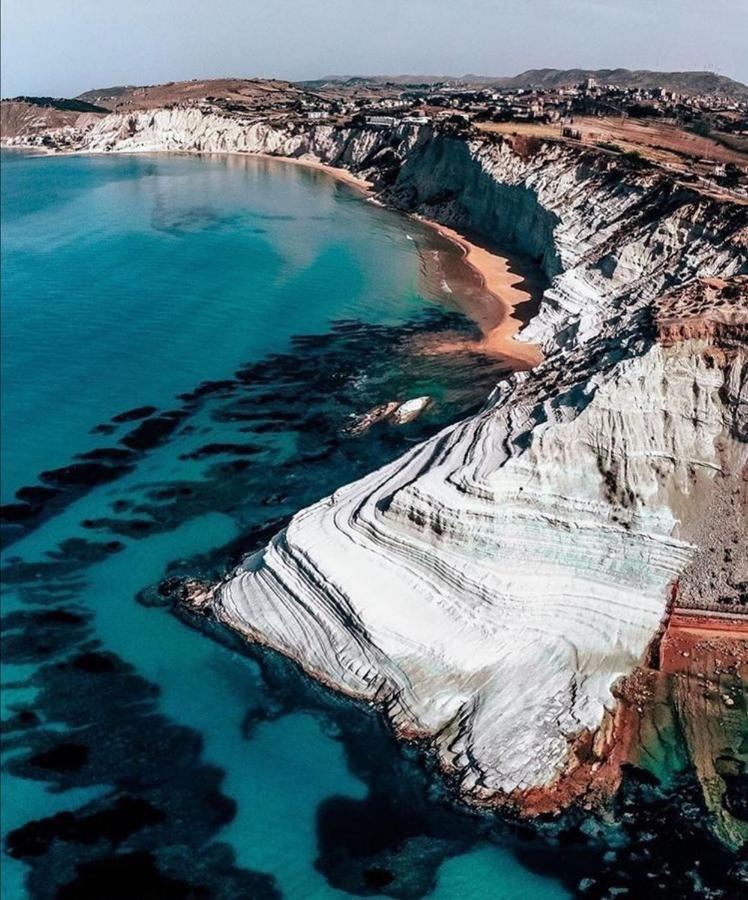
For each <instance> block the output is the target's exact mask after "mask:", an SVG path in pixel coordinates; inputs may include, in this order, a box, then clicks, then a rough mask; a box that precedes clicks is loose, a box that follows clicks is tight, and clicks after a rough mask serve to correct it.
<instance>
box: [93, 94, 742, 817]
mask: <svg viewBox="0 0 748 900" xmlns="http://www.w3.org/2000/svg"><path fill="white" fill-rule="evenodd" d="M75 146H77V147H78V148H80V149H86V150H92V151H97V150H164V149H167V150H168V149H179V150H198V151H205V152H213V151H227V150H231V151H246V152H262V153H271V154H278V155H284V156H295V157H304V156H306V157H308V158H313V159H315V160H318V161H322V162H325V163H328V164H333V165H337V166H344V167H346V168H349V169H351V170H353V171H355V172H357V173H359V174H362V175H364V176H365V177H366V178H368V179H369V180H370V181H372V182H373V183H374V185H375V189H376V190H377V191H378V192H379V196H380V197H381V198H382V199H383V200H384V201H386V202H388V203H390V204H392V205H394V206H397V207H399V208H401V209H405V210H407V211H410V212H418V213H420V214H422V215H425V216H427V217H429V218H432V219H436V220H438V221H440V222H442V223H444V224H446V225H450V226H452V227H456V228H461V229H468V230H470V231H473V232H476V233H479V234H481V235H483V236H484V237H486V238H488V239H491V240H493V241H496V242H499V243H504V244H511V245H513V246H515V247H517V248H519V249H520V250H522V251H523V252H525V253H527V254H529V255H531V256H532V257H534V258H535V259H536V260H537V261H538V263H539V265H541V266H542V267H543V269H544V271H545V272H546V274H547V275H548V277H549V278H550V279H551V283H550V287H549V288H548V290H547V291H546V292H545V295H544V297H543V300H542V304H541V308H540V311H539V314H538V315H537V316H536V317H535V319H534V320H533V321H532V322H531V323H530V324H529V326H528V327H527V328H525V330H524V332H523V334H522V338H523V339H526V340H530V341H533V342H535V343H537V344H538V345H539V346H540V347H541V349H542V351H543V354H544V362H543V363H542V364H541V365H540V366H539V367H538V368H536V369H535V370H533V371H532V372H525V373H518V374H515V375H512V376H510V377H507V378H506V379H505V380H503V381H502V382H500V383H499V384H498V385H497V387H496V389H495V390H494V391H493V393H492V395H491V396H490V398H488V401H487V403H486V405H485V407H484V409H483V410H482V412H481V413H480V414H478V415H476V416H474V417H472V418H470V419H468V420H465V421H462V422H458V423H456V424H455V425H453V426H452V427H450V428H448V429H446V430H444V431H442V432H441V433H439V434H437V435H436V436H434V437H433V438H432V439H430V440H429V441H427V442H426V443H424V444H422V445H420V446H418V447H416V448H414V449H413V450H412V451H411V452H410V453H408V454H407V455H406V456H404V457H403V458H401V459H399V460H397V461H395V462H393V463H391V464H389V465H387V466H385V467H384V468H382V469H380V470H379V471H376V472H374V473H372V474H371V475H369V476H367V477H366V478H363V479H361V480H360V481H358V482H356V483H354V484H351V485H348V486H345V487H341V488H340V489H339V490H338V491H336V492H335V493H334V494H333V495H331V496H329V497H326V498H323V499H322V500H320V501H319V502H318V503H317V504H315V505H314V506H312V507H310V508H309V509H306V510H303V511H301V512H300V513H298V514H297V515H296V516H295V517H294V519H293V520H292V522H291V523H290V525H289V526H288V527H287V528H286V529H285V530H284V531H283V532H281V533H280V534H279V535H277V536H276V537H275V538H274V539H273V540H272V541H271V543H270V544H269V545H268V546H267V547H266V548H265V549H264V550H262V551H261V552H259V553H256V554H254V555H252V556H250V557H249V558H247V559H245V560H244V562H243V563H242V564H241V565H240V566H239V567H238V568H237V569H236V571H235V572H233V573H232V574H231V575H230V576H229V577H228V578H227V579H226V580H225V581H224V582H222V583H221V584H219V585H216V586H213V587H211V588H210V589H208V590H204V589H200V591H199V592H197V593H196V594H194V596H192V599H191V600H190V599H189V597H188V599H187V600H186V602H187V604H188V605H190V604H191V605H192V607H193V608H194V609H196V610H199V611H200V613H201V614H204V615H209V616H212V617H214V618H215V619H217V620H218V621H219V622H221V623H223V624H224V625H225V626H227V627H228V628H231V629H233V630H234V631H236V632H238V633H240V634H242V635H244V636H245V637H246V638H247V639H248V640H251V641H258V642H262V643H263V644H266V645H268V646H270V647H273V648H275V649H276V650H278V651H280V652H281V653H284V654H286V655H287V656H289V657H291V658H293V659H295V660H296V661H297V662H298V663H299V664H300V665H301V666H302V667H303V668H304V669H305V670H306V671H307V672H308V673H309V674H310V675H312V676H313V677H315V678H317V679H319V680H320V681H322V682H324V683H325V684H327V685H329V686H331V687H332V688H334V689H335V690H338V691H341V692H343V693H345V694H348V695H350V696H352V697H356V698H359V699H361V700H366V701H370V702H373V703H376V704H377V705H378V706H379V707H380V708H381V709H382V712H383V714H384V715H385V716H386V717H387V718H388V719H389V721H390V722H391V723H392V726H393V728H394V729H395V730H396V732H397V733H398V734H400V735H402V736H403V737H407V738H419V739H421V740H423V741H425V742H427V743H428V745H429V746H430V747H431V748H432V751H433V753H434V754H435V756H436V757H437V759H438V761H439V763H440V765H441V767H442V768H443V770H444V771H445V772H447V773H449V774H450V775H451V776H452V777H453V778H454V782H455V784H456V785H457V786H458V788H459V791H460V792H461V794H462V795H463V796H464V797H466V798H468V799H471V800H473V801H474V802H477V803H483V804H495V803H507V802H509V803H513V804H515V805H517V806H518V807H519V808H524V809H526V810H530V811H540V810H544V809H549V808H556V807H558V806H559V805H561V804H563V803H566V802H568V801H569V800H570V799H572V798H573V797H574V796H575V795H578V794H580V793H582V794H589V793H594V792H595V790H597V788H598V786H599V785H600V784H603V785H604V786H605V788H606V789H607V788H611V787H614V785H615V783H616V779H617V777H618V775H617V773H618V766H619V765H620V763H621V762H622V761H624V759H625V758H626V755H627V746H628V742H630V739H631V730H632V723H631V717H630V715H629V713H630V711H631V708H632V705H631V703H630V702H626V701H624V699H623V698H625V697H626V696H629V697H631V696H636V691H637V688H636V685H637V683H638V681H637V679H641V677H642V675H641V673H642V672H643V671H644V669H643V666H645V664H646V663H647V661H648V659H649V656H648V652H649V651H651V648H652V645H653V643H654V642H656V641H657V640H658V638H659V637H660V636H661V634H662V630H663V628H664V626H665V623H666V622H667V620H668V616H669V614H670V606H671V605H672V603H673V602H674V597H678V596H679V595H680V598H681V601H682V602H686V600H687V599H688V598H689V597H690V601H689V602H690V604H691V607H692V608H696V609H698V607H699V603H700V602H701V599H702V598H704V597H706V595H707V594H708V598H711V599H710V602H711V600H714V602H718V601H719V598H720V597H722V596H725V597H728V596H729V604H730V605H731V608H732V610H733V614H734V615H737V616H741V615H742V614H743V612H744V592H743V593H741V592H742V591H743V588H741V584H744V583H745V582H744V580H742V576H741V575H740V572H739V571H738V569H739V566H740V565H742V563H741V560H742V558H743V557H742V556H741V553H740V552H738V551H735V549H734V548H733V552H731V553H730V554H726V553H725V552H724V551H725V550H726V549H730V548H728V546H727V544H728V542H729V543H732V542H733V535H734V533H735V531H736V530H737V533H738V535H739V538H740V536H741V531H742V537H743V538H744V537H745V529H744V525H745V510H746V500H745V482H746V477H747V475H746V473H747V471H748V434H747V433H746V404H747V403H748V387H747V385H748V366H747V363H746V344H745V317H744V313H745V309H746V305H748V298H747V297H746V288H745V280H744V279H743V278H742V277H741V276H743V275H745V274H746V273H747V272H748V261H747V258H746V244H747V241H748V238H747V236H748V214H747V208H746V207H745V206H742V205H739V204H738V203H737V202H735V203H733V202H730V201H720V200H718V199H715V198H713V197H708V196H705V195H703V194H701V193H699V192H697V191H696V190H691V189H689V188H685V187H683V186H682V185H678V184H676V183H674V182H673V181H671V180H670V179H669V178H668V176H667V175H665V174H663V173H662V172H657V171H654V170H643V171H642V170H640V169H639V168H638V167H631V166H630V165H629V164H627V163H626V162H625V161H624V160H615V159H611V158H609V157H604V156H602V155H597V154H594V153H589V152H588V153H580V152H579V151H576V150H573V149H571V148H569V147H563V146H561V145H554V144H550V143H549V144H543V145H540V146H538V147H537V148H534V149H532V151H531V152H530V151H528V149H527V148H526V147H524V148H521V147H515V146H513V145H512V142H511V141H507V140H489V139H488V138H487V137H480V138H477V137H473V138H470V137H461V136H458V135H450V134H448V133H442V132H433V131H431V129H428V128H418V127H410V126H406V127H404V128H402V129H398V130H396V131H394V132H388V131H383V130H377V129H345V128H333V127H328V126H324V127H316V128H296V127H293V128H291V127H289V128H283V127H281V126H274V125H270V124H268V123H266V122H243V121H241V120H238V119H226V118H224V117H221V116H217V115H214V114H206V113H204V112H201V111H199V110H196V109H187V110H185V109H173V110H157V111H147V112H142V113H134V114H128V115H121V114H114V115H110V116H107V117H105V118H103V119H101V120H100V121H99V122H97V123H96V124H95V125H94V126H92V127H91V128H89V129H87V130H86V131H85V132H84V133H81V134H80V135H79V136H78V137H77V138H76V142H75ZM721 509H724V510H725V511H726V515H725V516H724V517H721V516H718V513H717V512H716V511H718V510H721ZM710 510H711V511H712V512H711V513H710V512H709V511H710ZM717 518H718V519H719V520H718V521H717V520H716V519H717ZM712 519H715V521H712ZM716 534H718V535H720V536H719V537H718V538H715V535H716ZM715 548H717V549H715ZM720 553H721V556H720V557H719V563H718V567H717V568H715V566H717V562H716V561H717V557H718V554H720ZM713 576H714V577H713ZM715 578H716V580H715ZM725 585H727V586H728V587H729V592H728V593H724V594H723V593H720V592H721V591H722V588H723V587H724V586H725ZM725 590H727V588H725ZM741 597H742V598H743V599H741ZM708 598H707V599H708ZM679 602H680V601H679ZM650 662H651V661H650ZM645 680H646V679H645ZM619 700H620V702H619ZM731 833H732V832H731Z"/></svg>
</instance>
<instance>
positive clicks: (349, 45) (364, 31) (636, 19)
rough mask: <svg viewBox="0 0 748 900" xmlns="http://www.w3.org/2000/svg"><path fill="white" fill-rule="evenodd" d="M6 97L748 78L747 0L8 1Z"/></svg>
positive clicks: (0, 30)
mask: <svg viewBox="0 0 748 900" xmlns="http://www.w3.org/2000/svg"><path fill="white" fill-rule="evenodd" d="M0 12H1V13H2V19H1V26H0V38H1V43H2V47H1V50H2V57H1V58H0V76H1V84H0V93H2V96H4V97H12V96H16V95H19V94H31V95H52V96H74V95H76V94H78V93H81V92H82V91H85V90H88V89H91V88H94V87H107V86H111V85H118V84H153V83H157V82H163V81H177V80H181V79H188V78H209V77H218V76H237V77H239V76H261V77H269V76H274V77H279V78H287V79H290V80H299V79H305V78H317V77H321V76H323V75H330V74H346V75H354V74H355V75H379V74H385V73H386V74H427V75H442V74H449V75H462V74H465V73H471V74H480V75H497V76H498V75H515V74H517V73H519V72H521V71H523V70H525V69H531V68H540V67H546V66H548V67H555V68H573V67H580V68H615V67H618V66H622V67H626V68H632V69H633V68H647V69H661V70H683V69H709V70H712V71H716V72H719V73H720V74H723V75H729V76H730V77H732V78H737V79H738V80H740V81H745V82H748V51H746V46H748V0H450V2H446V0H262V2H258V0H0Z"/></svg>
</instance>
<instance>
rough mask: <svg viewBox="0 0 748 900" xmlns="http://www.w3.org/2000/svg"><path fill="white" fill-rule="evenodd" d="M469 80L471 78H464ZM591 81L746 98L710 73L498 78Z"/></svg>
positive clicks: (544, 72) (587, 72)
mask: <svg viewBox="0 0 748 900" xmlns="http://www.w3.org/2000/svg"><path fill="white" fill-rule="evenodd" d="M465 77H466V78H470V77H471V76H465ZM585 78H595V79H596V80H597V81H599V82H601V83H603V84H618V85H620V86H621V87H640V88H654V87H661V88H664V89H665V90H668V91H678V92H679V93H682V94H722V95H725V96H728V97H734V98H735V99H748V86H746V85H745V84H742V83H741V82H739V81H735V80H734V79H732V78H728V77H727V76H726V75H717V74H715V73H714V72H653V71H650V70H648V69H634V70H632V69H528V70H527V71H526V72H522V73H521V74H519V75H515V76H514V77H513V78H498V79H496V81H495V83H496V84H501V85H503V86H506V87H560V86H562V85H568V84H578V83H579V82H580V81H584V80H585Z"/></svg>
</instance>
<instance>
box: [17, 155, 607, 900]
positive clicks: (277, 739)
mask: <svg viewBox="0 0 748 900" xmlns="http://www.w3.org/2000/svg"><path fill="white" fill-rule="evenodd" d="M2 188H3V198H2V199H3V249H4V256H5V258H4V266H3V285H2V287H3V291H2V299H3V329H2V341H3V345H2V350H3V353H2V365H3V436H4V441H3V458H2V464H3V502H5V503H6V504H7V506H6V507H5V512H6V527H5V538H6V541H7V546H6V551H5V555H4V559H3V565H4V568H3V575H4V581H5V587H6V589H5V591H4V599H3V646H4V654H3V656H4V665H3V683H4V685H5V690H4V691H3V737H4V751H5V752H4V756H3V773H2V775H3V838H4V852H5V858H4V860H3V862H4V865H3V869H4V878H3V893H2V896H3V898H6V897H7V898H9V900H15V898H18V897H25V896H32V897H53V896H60V897H97V898H101V897H107V898H109V897H136V896H157V897H182V896H215V897H226V898H233V897H276V896H285V897H289V898H313V897H320V898H322V897H335V896H339V897H340V896H355V895H387V896H394V897H426V896H428V897H437V898H454V897H460V898H474V900H482V898H502V900H507V898H513V897H517V898H519V897H521V898H523V900H531V898H557V897H565V896H569V894H570V893H571V892H572V891H573V890H574V889H575V887H576V886H577V885H578V884H579V883H580V881H582V879H583V878H584V877H586V876H588V875H590V874H594V875H595V876H596V877H597V876H598V874H599V872H600V871H602V870H604V869H605V865H604V864H603V863H602V862H601V861H600V860H601V858H602V853H603V852H605V851H606V850H609V848H608V847H603V848H602V849H599V848H598V849H595V850H592V849H590V848H589V847H588V846H587V844H588V840H587V837H586V836H585V835H584V834H583V833H582V832H581V831H580V830H579V828H578V827H575V828H572V829H569V830H568V831H567V832H563V833H561V835H559V834H558V833H554V834H553V836H552V837H550V838H548V839H544V838H541V837H539V836H538V835H537V833H536V831H535V830H532V829H529V828H527V827H526V826H518V825H510V824H508V823H504V822H502V821H500V820H499V819H497V818H496V817H493V816H490V815H479V814H477V813H475V812H471V811H468V810H465V809H463V808H461V807H459V806H457V805H455V804H454V803H453V802H452V801H451V800H450V799H449V796H448V795H447V793H446V790H445V789H444V787H443V785H442V784H441V782H440V780H439V778H438V777H437V776H436V775H435V774H434V773H433V772H431V771H430V769H429V766H428V764H427V762H425V760H424V758H423V757H422V756H421V755H420V753H419V752H418V751H417V750H416V749H414V748H409V747H403V746H400V745H397V744H396V743H395V742H394V740H393V739H392V737H391V735H390V734H389V732H388V731H387V729H386V728H385V727H384V726H383V725H382V723H381V722H380V720H379V718H378V717H377V715H376V714H375V713H374V712H373V711H372V710H370V709H368V708H366V707H362V706H358V705H356V704H353V703H350V702H348V701H344V700H341V699H339V698H335V697H333V696H331V695H330V694H328V693H327V692H326V691H324V690H322V689H320V688H318V687H316V686H315V685H313V684H312V683H310V682H309V681H308V680H307V679H305V678H304V677H303V676H302V675H301V674H300V673H299V672H298V671H297V670H296V669H295V668H294V667H293V666H292V665H290V664H289V663H287V662H285V661H283V660H281V659H279V658H278V657H276V656H274V655H272V654H268V653H265V652H262V651H259V650H252V649H251V648H239V647H237V646H236V645H232V644H231V643H230V642H229V643H226V642H225V640H227V638H226V636H217V637H219V638H220V640H212V639H211V638H210V637H209V636H207V635H205V634H202V633H200V632H198V631H196V630H193V629H192V628H191V627H189V625H188V624H187V623H185V622H183V621H181V620H179V619H178V618H176V617H175V616H173V615H172V614H171V612H170V611H169V610H168V608H167V607H165V606H163V605H160V604H159V600H158V596H157V594H155V593H154V591H153V590H152V586H153V585H155V584H157V583H158V582H159V581H160V580H161V579H162V578H163V577H164V576H165V575H172V574H175V575H181V574H192V575H201V576H206V577H216V576H218V575H220V574H222V573H223V572H224V571H225V570H226V568H227V567H228V566H230V565H231V564H232V563H233V562H236V561H237V560H238V559H239V558H240V556H241V555H242V554H243V553H245V552H248V551H249V550H251V549H253V548H254V547H257V546H259V545H261V544H262V543H263V542H264V541H265V540H267V539H268V537H269V536H270V535H271V534H272V533H273V532H274V531H275V530H277V529H278V528H279V527H280V526H281V525H282V524H283V522H285V521H286V520H287V519H288V517H289V516H290V515H292V514H293V512H295V511H296V510H297V509H299V508H301V507H302V506H304V505H305V504H307V503H309V502H311V501H313V500H316V499H318V498H319V497H320V496H323V495H324V494H325V493H327V492H329V491H331V490H333V489H334V488H335V487H337V486H339V485H340V484H341V483H344V482H346V481H348V480H350V479H352V478H355V477H357V476H359V475H362V474H364V473H365V472H368V471H370V470H371V469H373V468H374V467H376V466H377V465H380V464H381V463H383V462H385V461H386V460H388V459H391V458H393V457H394V456H396V455H397V454H399V453H401V452H403V451H404V450H405V449H406V448H407V447H408V446H410V445H411V444H412V442H414V441H417V440H420V439H422V438H424V437H426V436H427V435H429V434H432V433H434V431H435V430H436V429H438V428H440V427H442V426H443V425H445V424H447V423H449V422H451V421H454V420H455V419H456V418H458V417H459V416H461V415H465V414H467V413H469V412H471V411H472V410H474V409H476V408H477V407H478V406H479V405H480V403H481V402H482V399H483V398H484V397H485V396H486V394H487V393H488V390H489V389H490V387H491V386H492V385H493V384H494V383H495V381H496V379H497V378H499V377H500V375H501V373H500V368H499V367H498V366H497V364H496V362H495V361H491V360H486V359H484V358H481V357H477V356H471V355H470V354H466V353H463V354H456V355H451V356H450V355H443V354H442V355H437V356H435V355H428V354H424V353H422V352H421V349H419V348H423V347H424V346H425V345H427V344H428V343H429V342H430V341H432V340H433V339H434V338H436V339H438V337H439V335H440V334H442V333H444V334H446V333H449V334H450V335H454V333H455V332H457V333H462V334H465V335H469V334H471V333H472V326H471V325H470V323H468V322H466V321H465V320H464V319H462V318H461V317H460V316H459V315H457V314H456V313H454V312H450V311H449V310H448V309H447V308H446V307H445V306H444V305H443V303H442V302H441V301H442V300H444V298H443V297H440V296H438V295H437V294H436V293H434V292H433V290H432V288H430V287H429V285H431V284H433V283H435V281H436V282H438V279H434V278H424V271H423V260H424V258H426V257H429V258H430V257H431V256H432V255H433V252H434V249H435V247H436V245H435V244H434V243H432V239H431V237H430V236H429V234H428V233H427V232H425V231H421V230H419V229H418V228H417V227H416V225H415V224H414V223H412V222H409V221H407V220H404V219H402V218H400V217H398V216H396V215H395V214H393V213H390V212H388V211H386V210H382V209H379V208H377V207H374V206H372V205H371V204H367V203H365V202H363V201H362V200H361V198H360V197H359V196H357V195H356V194H354V193H353V192H351V191H350V190H349V189H348V188H346V187H344V186H341V185H340V184H338V183H336V182H334V181H332V180H331V179H329V178H328V177H326V176H325V175H323V174H321V173H318V172H308V171H305V170H303V169H299V168H297V167H292V166H288V167H284V166H282V165H281V164H275V163H268V162H265V161H259V160H252V159H246V158H241V157H225V158H215V157H212V158H196V157H182V156H167V155H163V156H150V157H149V156H143V157H135V156H130V157H128V156H119V157H68V158H36V157H34V158H29V157H24V156H22V155H19V154H13V155H12V156H11V155H9V156H4V157H3V179H2ZM409 238H410V239H409ZM438 249H439V250H440V252H448V251H447V250H446V249H445V248H444V247H443V246H442V245H440V246H439V248H438ZM423 393H428V394H430V395H432V396H433V397H434V398H435V400H436V402H435V404H434V406H433V407H432V408H431V409H430V410H429V411H428V412H427V413H426V414H425V415H424V416H423V417H422V418H421V419H419V420H416V421H415V422H414V423H412V424H411V425H409V426H407V427H404V428H400V429H397V428H394V427H391V426H388V425H378V426H375V427H374V428H372V429H371V430H370V431H369V432H367V433H366V434H364V435H360V436H352V435H350V434H349V433H347V431H346V426H348V425H349V424H350V422H351V420H352V417H354V416H356V415H360V414H362V413H364V412H366V411H367V410H368V409H370V408H371V407H372V406H374V405H376V404H377V403H382V402H385V401H388V400H392V399H407V398H408V397H413V396H418V395H419V394H423ZM138 601H140V602H138ZM590 895H592V894H590ZM600 895H601V896H602V894H600Z"/></svg>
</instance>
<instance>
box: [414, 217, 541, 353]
mask: <svg viewBox="0 0 748 900" xmlns="http://www.w3.org/2000/svg"><path fill="white" fill-rule="evenodd" d="M419 221H422V222H423V223H424V224H426V225H429V226H430V227H432V228H434V229H435V230H436V231H437V232H438V233H439V234H440V235H441V236H442V237H443V238H446V239H447V240H448V241H451V242H452V243H453V244H455V245H457V247H459V249H460V252H461V253H462V257H463V260H464V262H465V264H466V265H467V266H469V267H470V269H471V270H472V271H473V272H474V273H475V275H476V276H477V277H478V279H479V281H480V283H481V285H482V287H483V290H482V291H477V292H464V293H463V292H461V293H460V294H458V295H455V299H456V301H457V303H458V305H459V306H460V308H461V309H462V311H463V312H464V313H465V315H467V316H468V317H469V318H470V319H472V320H473V321H474V322H475V323H476V325H478V327H479V328H480V330H481V333H482V335H483V337H482V338H481V340H479V341H475V342H472V343H470V344H468V345H467V346H466V345H465V343H462V344H460V345H459V347H457V346H455V347H454V348H451V346H448V345H444V346H443V347H442V349H444V350H449V349H470V350H474V351H475V352H478V353H485V354H487V355H490V356H500V357H502V358H504V359H506V360H507V361H508V362H510V363H511V364H512V368H514V369H532V368H534V367H535V366H537V365H538V364H539V363H540V362H541V361H542V359H543V355H542V353H541V352H540V348H539V347H538V346H537V345H536V344H531V343H527V342H524V341H518V340H517V339H516V338H517V333H518V332H519V330H520V328H522V326H523V325H524V324H526V320H527V318H528V316H527V315H520V314H519V312H518V310H519V308H520V307H521V306H523V305H524V304H528V306H530V307H535V306H537V304H538V302H539V300H540V296H541V295H542V292H543V284H542V278H541V276H540V275H537V276H535V277H532V276H529V277H528V275H526V274H522V273H520V272H519V271H518V267H517V264H516V263H515V262H514V261H513V260H512V259H511V258H510V257H508V256H503V255H501V254H499V253H496V252H493V251H491V250H488V249H487V248H486V247H484V246H481V245H480V244H477V243H475V242H474V241H473V240H470V239H469V238H467V237H466V236H465V235H464V234H462V233H460V232H459V231H456V230H455V229H454V228H448V227H447V226H445V225H440V224H439V223H438V222H433V221H430V220H428V219H419Z"/></svg>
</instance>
